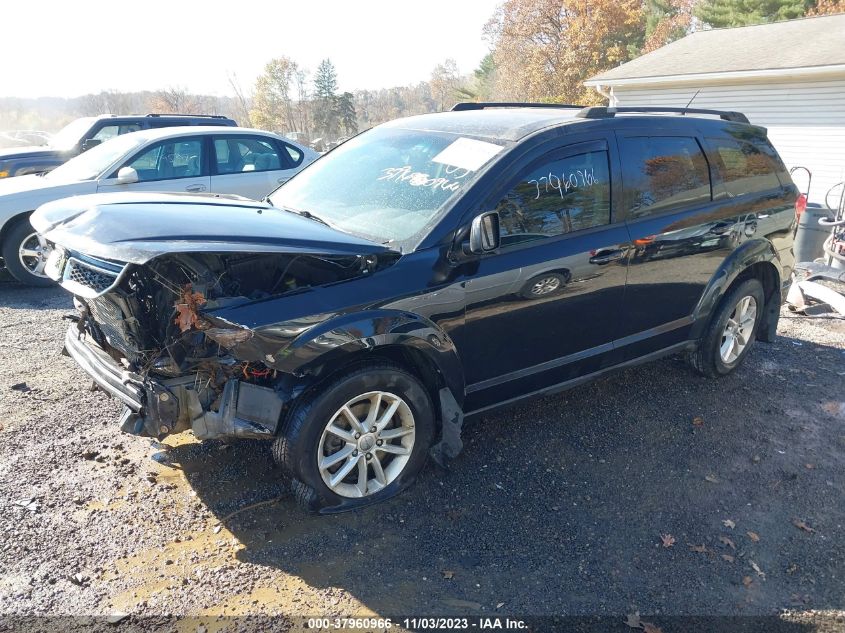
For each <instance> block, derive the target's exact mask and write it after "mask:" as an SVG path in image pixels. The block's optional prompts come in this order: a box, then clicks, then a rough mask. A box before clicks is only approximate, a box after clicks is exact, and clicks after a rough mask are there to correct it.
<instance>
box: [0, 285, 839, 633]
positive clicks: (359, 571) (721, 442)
mask: <svg viewBox="0 0 845 633" xmlns="http://www.w3.org/2000/svg"><path fill="white" fill-rule="evenodd" d="M69 312H70V300H69V298H68V296H67V295H66V294H64V293H63V292H62V291H60V290H52V289H51V290H38V289H26V288H23V287H21V286H18V285H16V284H12V283H8V282H6V283H0V367H1V368H2V372H0V425H2V426H1V427H0V443H2V450H0V533H2V534H3V535H4V537H5V538H4V539H2V542H0V615H6V616H8V615H12V614H53V615H56V614H89V615H90V614H110V613H114V612H116V611H122V612H127V613H131V614H132V618H131V619H135V618H136V617H137V616H145V615H178V616H184V615H192V616H202V618H201V620H196V619H193V620H183V621H182V624H181V625H179V623H178V622H177V625H179V626H176V627H175V628H176V630H180V629H181V630H198V629H197V626H198V622H201V623H202V626H201V627H200V629H199V630H205V631H208V630H215V628H219V626H220V622H222V621H220V620H216V618H217V616H220V615H237V614H276V615H285V616H297V615H354V614H359V615H364V614H381V615H398V614H417V615H420V614H438V615H443V614H447V613H472V614H520V615H542V614H564V615H577V614H600V615H601V614H605V615H614V616H616V615H618V616H620V617H619V618H616V619H614V620H613V621H614V622H618V628H616V629H613V630H630V629H627V628H626V627H625V626H624V624H623V617H624V614H628V613H631V612H634V611H639V612H640V613H642V614H649V616H650V618H649V619H650V620H652V621H654V622H657V623H660V622H661V618H662V617H667V616H670V615H681V614H685V615H702V614H724V615H771V614H777V613H780V612H781V611H783V610H792V611H795V612H812V613H815V614H817V615H818V614H821V615H822V616H823V619H825V620H826V621H827V622H828V624H831V623H833V625H834V626H836V622H837V620H836V618H837V617H840V618H841V612H842V610H843V609H845V531H843V524H845V503H843V501H844V500H845V402H843V400H845V389H843V387H845V377H843V374H845V322H843V321H841V320H836V319H830V318H828V319H807V318H795V317H794V316H792V315H787V314H786V313H785V315H786V316H788V317H789V318H784V319H783V320H782V321H781V327H780V334H781V338H780V339H779V340H778V341H777V343H775V344H772V345H763V344H758V345H757V346H756V347H755V349H754V350H753V351H752V353H751V355H750V357H749V358H748V359H747V361H746V363H745V364H744V366H743V367H742V368H741V369H740V370H739V371H737V372H736V373H735V374H733V375H732V376H730V377H727V378H724V379H722V380H718V381H711V380H707V379H704V378H701V377H699V376H697V375H695V374H693V373H692V372H691V371H689V370H688V369H687V368H686V366H685V365H684V364H683V362H682V361H681V360H680V359H676V358H671V359H667V360H664V361H661V362H657V363H654V364H651V365H647V366H644V367H641V368H637V369H633V370H629V371H625V372H621V373H618V374H615V375H613V376H611V377H608V378H606V379H603V380H601V381H599V382H597V383H595V384H592V385H590V386H587V387H582V388H579V389H577V390H574V391H571V392H568V393H565V394H562V395H559V396H555V397H549V398H546V399H543V400H539V401H533V402H530V403H527V404H523V405H520V406H514V407H511V408H509V409H506V410H503V411H500V412H497V413H495V414H490V415H486V416H484V417H483V418H481V419H476V420H472V421H469V422H468V423H467V425H466V429H465V434H464V439H465V441H466V448H465V451H464V452H463V453H462V454H461V455H460V456H459V458H458V459H457V461H456V463H455V464H454V468H453V470H452V471H451V472H442V471H439V470H437V469H435V468H434V467H431V466H430V467H428V468H427V469H426V471H425V473H424V474H423V476H422V477H421V479H420V481H419V482H418V483H417V484H416V486H415V487H414V488H413V489H411V490H410V491H408V492H406V493H405V494H404V495H402V496H400V497H399V498H397V499H395V500H393V501H392V502H389V503H387V504H385V505H381V506H379V507H373V508H370V509H367V510H365V511H362V512H358V513H354V514H347V515H342V516H331V517H313V516H307V515H304V514H303V513H302V512H301V511H300V510H299V509H298V508H297V507H296V506H295V505H294V504H293V502H292V500H291V499H289V498H284V499H281V500H280V501H273V500H274V499H277V498H279V497H282V496H284V495H285V489H284V487H283V485H282V484H281V481H280V477H279V472H278V471H277V470H276V469H275V467H274V466H273V464H272V462H271V460H270V458H269V456H268V451H267V450H266V446H265V445H263V444H262V443H259V442H240V443H233V444H231V445H230V444H224V443H221V442H208V443H203V444H200V443H198V442H196V441H195V440H194V439H193V438H192V437H191V436H189V435H185V436H182V437H179V438H178V439H176V438H174V439H168V440H167V441H166V442H165V443H163V444H160V443H157V442H151V441H149V440H146V439H141V438H135V437H131V436H125V435H121V434H120V433H119V431H118V429H117V426H116V417H117V415H118V412H119V407H118V405H117V404H116V403H115V402H114V401H112V400H110V399H109V398H108V397H106V396H105V395H103V394H102V393H99V392H94V391H91V390H90V389H89V386H90V381H88V380H86V379H85V378H84V375H83V373H82V372H81V371H80V370H79V369H77V368H76V367H75V366H74V364H73V363H72V362H71V361H69V360H68V359H67V358H64V357H62V356H60V355H59V352H60V350H61V339H62V336H63V332H64V329H65V327H66V326H67V321H64V320H62V315H63V314H67V313H69ZM23 385H25V386H23ZM258 502H269V503H265V504H263V505H259V506H256V507H253V508H249V506H250V505H251V504H255V503H258ZM245 508H247V509H246V510H244V511H242V512H240V513H239V514H236V515H234V516H231V517H230V518H227V517H228V516H229V515H230V514H231V513H233V512H235V511H237V510H243V509H245ZM836 611H839V615H838V616H837V614H836ZM644 619H645V618H644ZM127 621H128V620H127ZM136 621H137V620H136ZM188 622H190V625H188V624H187V623H188ZM215 622H216V624H215ZM839 622H840V624H841V622H842V620H840V621H839ZM0 628H2V627H1V626H0ZM664 630H665V631H667V633H668V631H669V630H671V627H666V625H665V624H664ZM808 630H809V629H808ZM828 630H833V629H828Z"/></svg>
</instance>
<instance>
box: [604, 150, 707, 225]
mask: <svg viewBox="0 0 845 633" xmlns="http://www.w3.org/2000/svg"><path fill="white" fill-rule="evenodd" d="M620 140H621V145H622V162H623V166H624V173H625V183H624V185H625V204H626V207H627V210H628V217H629V218H641V217H646V216H649V215H654V214H658V213H668V212H671V211H674V210H676V209H679V208H683V207H686V206H689V205H690V204H695V203H698V202H704V201H708V200H710V199H711V190H710V170H709V168H708V165H707V159H706V158H705V157H704V153H703V152H702V151H701V147H700V146H699V144H698V141H696V140H695V139H694V138H692V137H685V136H630V137H624V138H622V139H620Z"/></svg>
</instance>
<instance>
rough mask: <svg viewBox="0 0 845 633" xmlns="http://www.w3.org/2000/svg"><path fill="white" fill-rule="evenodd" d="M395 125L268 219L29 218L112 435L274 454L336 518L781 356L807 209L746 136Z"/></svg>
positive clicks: (471, 113) (223, 207)
mask: <svg viewBox="0 0 845 633" xmlns="http://www.w3.org/2000/svg"><path fill="white" fill-rule="evenodd" d="M490 105H491V104H462V105H460V106H458V107H456V110H457V111H453V112H447V113H439V114H431V115H423V116H418V117H411V118H407V119H402V120H397V121H393V122H391V123H387V124H384V125H381V126H379V127H377V128H375V129H373V130H370V131H368V132H365V133H363V134H361V135H359V136H357V137H355V138H353V139H352V140H350V141H348V142H346V143H345V144H343V145H341V146H340V147H338V148H337V149H335V150H333V151H332V152H330V153H329V154H327V155H326V156H325V157H323V158H321V159H320V160H318V161H316V162H315V163H314V164H313V165H311V166H309V167H308V168H306V169H305V170H303V171H302V172H301V173H300V174H299V175H297V176H296V177H294V178H293V179H292V180H291V181H290V182H288V183H287V184H285V185H284V186H282V187H281V188H280V189H278V190H277V191H276V192H274V193H273V194H272V195H271V196H270V197H269V198H268V199H267V200H266V201H264V202H254V201H249V200H246V199H242V198H235V197H226V196H197V195H188V194H183V195H166V194H136V195H120V194H110V195H95V196H82V197H75V198H69V199H65V200H61V201H58V202H53V203H50V204H48V205H45V206H43V207H41V208H40V209H39V210H38V211H37V212H36V213H35V214H34V215H33V216H32V223H33V225H34V226H35V228H36V229H37V230H38V232H39V233H41V234H42V235H43V236H44V237H45V238H46V239H47V240H48V241H49V242H51V243H53V244H54V245H55V250H54V251H53V254H52V255H51V257H50V261H49V262H48V264H47V272H48V274H49V275H50V276H52V277H53V278H54V279H56V280H58V281H59V282H60V283H61V285H62V286H63V287H64V288H66V289H67V290H69V291H70V292H71V293H73V295H74V297H75V298H74V303H75V306H76V308H77V310H78V315H77V316H78V318H77V319H76V323H74V324H72V325H71V327H70V329H69V330H68V332H67V336H66V339H65V350H66V353H68V354H69V355H70V356H72V357H73V358H74V359H75V360H76V361H77V362H78V363H79V364H80V365H81V366H82V368H83V369H84V370H85V371H86V372H87V373H88V374H90V375H91V376H92V377H93V378H94V380H95V381H96V383H97V384H99V386H100V387H101V388H102V389H104V390H105V391H107V392H108V393H110V394H112V395H113V396H114V397H116V398H118V399H120V400H121V401H123V403H124V404H125V405H126V406H125V409H124V413H123V416H122V419H121V428H122V430H124V431H125V432H128V433H134V434H137V435H145V436H150V437H157V438H161V437H163V436H166V435H168V434H171V433H179V432H183V431H187V430H192V431H193V433H194V434H195V435H196V436H197V437H199V438H203V439H205V438H219V437H251V438H266V439H267V440H271V441H272V445H273V452H274V455H275V457H276V459H277V460H278V461H279V462H280V463H281V464H282V465H283V466H284V468H285V469H286V471H287V472H289V474H290V477H291V479H292V482H293V483H292V486H293V488H294V490H295V492H296V496H297V498H298V499H299V501H300V502H301V503H302V504H303V505H305V506H306V507H308V508H309V509H311V510H320V511H339V510H345V509H350V508H354V507H357V506H360V505H363V504H366V503H371V502H375V501H378V500H381V499H385V498H387V497H389V496H391V495H393V494H395V493H397V492H398V491H399V490H401V489H403V488H404V487H406V486H407V485H408V484H409V483H410V482H411V481H412V480H413V479H414V477H415V476H416V475H417V474H418V472H419V471H420V469H421V468H422V466H423V463H424V461H425V459H426V456H427V455H428V454H432V455H433V456H434V457H435V458H436V459H437V460H439V461H443V460H445V459H449V458H451V457H454V456H455V455H456V454H457V452H458V451H459V450H460V448H461V441H460V428H461V424H462V421H463V419H464V416H467V415H470V414H475V413H478V412H480V411H484V410H487V409H490V408H492V407H496V406H500V405H503V404H506V403H510V402H514V401H516V400H518V399H520V398H525V397H528V396H532V395H536V394H542V393H548V392H552V391H555V390H560V389H564V388H567V387H570V386H573V385H576V384H579V383H582V382H584V381H585V380H588V379H592V378H595V377H597V376H599V375H602V374H604V373H606V372H608V371H609V370H612V369H616V368H619V367H626V366H630V365H632V364H635V363H639V362H642V361H646V360H650V359H655V358H658V357H660V356H664V355H667V354H672V353H678V352H684V353H686V354H687V356H688V358H689V360H690V362H691V364H692V365H693V366H694V367H695V368H696V369H697V370H699V371H700V372H702V373H704V374H706V375H709V376H718V375H723V374H727V373H728V372H730V371H732V370H733V369H734V368H735V367H736V366H737V365H738V364H739V363H740V362H741V361H742V359H743V357H744V356H745V355H746V354H747V353H748V350H749V348H750V347H751V345H752V343H753V342H754V340H755V339H762V340H770V339H772V338H773V337H774V335H775V330H776V327H777V321H778V314H779V307H780V305H781V301H782V297H783V296H784V293H785V291H786V289H787V288H788V285H789V280H790V275H791V272H792V267H793V256H792V238H793V234H794V230H795V227H796V213H797V212H799V211H800V210H801V204H802V201H801V199H800V197H799V195H798V192H797V189H796V187H795V186H794V185H793V183H792V181H791V180H790V177H789V175H788V173H787V172H786V169H785V168H784V166H783V164H782V162H781V160H780V158H779V157H778V155H777V153H776V152H775V150H774V149H773V148H772V146H771V144H770V143H769V141H768V140H767V138H766V132H765V130H764V129H762V128H759V127H755V126H753V125H751V124H749V123H748V121H747V119H746V118H745V117H744V116H743V115H741V114H738V113H730V112H714V111H701V110H686V111H684V112H683V114H685V115H686V116H677V114H680V113H677V112H676V113H674V114H676V115H675V116H673V115H672V113H669V116H666V115H665V113H663V114H662V115H659V116H658V115H656V114H655V113H652V112H646V111H643V110H642V109H640V110H635V111H631V110H630V109H624V108H619V109H609V108H587V109H583V110H582V109H579V108H575V107H566V106H556V107H539V106H538V107H530V106H529V105H525V106H524V107H505V106H507V105H513V104H495V105H497V106H499V107H490Z"/></svg>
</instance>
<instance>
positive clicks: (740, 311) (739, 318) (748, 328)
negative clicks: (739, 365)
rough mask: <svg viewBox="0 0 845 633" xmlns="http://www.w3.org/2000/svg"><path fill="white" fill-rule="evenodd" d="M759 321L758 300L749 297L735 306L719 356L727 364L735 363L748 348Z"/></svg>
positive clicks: (729, 318) (725, 331) (723, 333)
mask: <svg viewBox="0 0 845 633" xmlns="http://www.w3.org/2000/svg"><path fill="white" fill-rule="evenodd" d="M756 320H757V300H756V299H755V298H754V297H752V296H751V295H747V296H745V297H743V298H742V299H740V300H739V303H737V304H736V306H734V309H733V312H731V316H730V317H728V322H727V323H726V324H725V329H724V331H723V332H722V342H721V345H720V346H719V355H720V356H721V357H722V362H724V363H725V364H730V363H733V362H734V361H735V360H736V359H737V358H739V356H740V355H741V354H742V352H743V351H744V350H745V348H746V347H748V344H749V342H750V341H751V334H752V333H753V331H754V323H755V322H756Z"/></svg>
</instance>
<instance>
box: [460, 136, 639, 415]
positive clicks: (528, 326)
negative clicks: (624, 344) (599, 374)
mask: <svg viewBox="0 0 845 633" xmlns="http://www.w3.org/2000/svg"><path fill="white" fill-rule="evenodd" d="M617 164H618V162H617V158H616V156H615V147H614V145H613V144H612V143H610V142H609V139H607V138H596V139H592V140H588V141H584V142H578V143H574V144H567V145H564V144H563V143H562V142H558V144H556V145H555V146H552V147H551V148H549V149H548V150H545V151H542V153H540V154H539V155H536V154H535V156H534V158H533V159H531V158H526V159H523V160H522V161H521V162H520V163H518V164H517V165H513V169H510V168H508V169H507V172H509V173H512V174H514V175H515V177H513V178H510V179H505V180H504V181H503V183H502V185H503V186H501V187H500V188H499V189H498V190H497V191H496V192H494V194H493V195H492V196H491V197H490V198H489V199H488V200H487V201H486V203H484V204H483V205H482V208H481V209H479V212H481V211H488V210H497V211H498V212H499V215H500V223H501V232H502V244H501V248H500V249H499V250H498V251H497V252H495V253H492V254H489V255H486V256H483V257H481V258H480V259H478V260H477V261H475V262H472V263H471V265H470V266H467V267H466V269H467V270H466V273H465V277H464V279H463V281H464V286H465V292H466V313H465V325H464V327H463V328H462V330H463V331H462V332H461V333H460V335H458V336H459V339H460V340H458V341H456V342H457V344H458V351H459V353H460V354H461V358H462V361H463V364H464V368H465V375H466V383H467V402H466V407H467V410H474V409H480V408H484V407H486V406H489V405H492V404H495V403H499V402H502V401H506V400H508V399H511V398H516V397H519V396H522V395H525V394H527V393H531V392H535V391H538V390H542V389H544V388H546V387H549V386H552V385H555V384H558V383H561V382H565V381H567V380H569V379H572V378H575V377H577V376H580V375H583V374H586V373H590V372H592V371H595V370H598V369H600V368H602V367H603V366H605V364H606V362H607V360H608V356H609V354H608V353H609V352H610V351H611V350H612V349H613V344H612V341H613V338H614V335H615V331H616V327H617V325H618V315H619V311H620V309H621V307H622V299H623V293H624V288H625V276H626V256H627V248H628V245H629V244H628V233H627V230H626V229H625V226H624V224H621V223H618V222H617V221H616V214H615V196H616V190H617V189H618V170H617V169H616V167H615V165H617Z"/></svg>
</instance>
